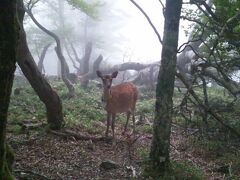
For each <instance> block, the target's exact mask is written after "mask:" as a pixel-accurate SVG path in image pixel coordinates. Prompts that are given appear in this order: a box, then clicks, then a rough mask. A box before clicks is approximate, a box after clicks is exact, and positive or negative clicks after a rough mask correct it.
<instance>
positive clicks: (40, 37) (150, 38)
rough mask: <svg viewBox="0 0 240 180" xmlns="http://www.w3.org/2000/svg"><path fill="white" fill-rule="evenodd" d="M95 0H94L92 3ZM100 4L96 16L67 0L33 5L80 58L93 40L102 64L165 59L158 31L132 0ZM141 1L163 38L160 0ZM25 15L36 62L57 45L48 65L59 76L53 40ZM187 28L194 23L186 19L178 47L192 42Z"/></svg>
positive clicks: (48, 72) (94, 54)
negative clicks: (48, 46) (186, 33)
mask: <svg viewBox="0 0 240 180" xmlns="http://www.w3.org/2000/svg"><path fill="white" fill-rule="evenodd" d="M91 2H94V0H91V1H89V3H91ZM100 2H101V3H100V5H99V6H98V7H96V11H95V12H94V15H93V17H90V16H88V15H86V14H85V13H84V12H82V11H81V10H79V9H76V8H74V7H73V6H71V5H69V4H68V3H67V2H65V1H62V0H52V1H50V2H49V1H47V0H43V1H40V2H38V4H37V5H36V6H35V7H34V8H33V13H34V15H35V17H36V19H37V20H38V21H39V22H40V24H42V25H43V26H44V27H45V28H47V29H49V30H51V31H53V32H54V33H56V34H57V35H58V36H59V37H60V38H61V41H62V42H63V41H66V40H67V41H68V42H67V43H69V41H70V42H71V43H72V44H73V45H74V47H75V48H76V51H77V54H78V56H79V57H80V58H81V57H82V56H83V55H84V49H85V44H86V43H87V42H92V43H93V49H92V54H91V58H90V59H91V62H93V61H94V60H95V59H96V58H97V56H98V55H99V54H102V55H103V59H104V60H103V62H102V65H104V66H106V67H108V66H112V65H113V64H119V63H123V62H129V61H130V62H140V63H151V62H156V61H159V60H160V59H161V44H160V43H159V41H158V38H157V36H156V34H155V33H154V31H153V29H152V28H151V26H150V25H149V23H148V22H147V20H146V18H145V17H144V16H143V14H142V13H141V12H140V11H139V10H138V9H137V8H136V7H135V6H134V5H133V4H132V3H131V2H130V1H129V0H114V1H112V0H102V1H100ZM137 3H138V4H139V5H140V6H141V7H142V8H143V9H144V11H145V12H146V13H147V14H148V16H149V17H150V18H151V21H152V22H153V24H154V25H155V27H156V28H157V30H158V31H159V33H160V35H161V37H162V33H163V26H164V18H163V13H162V6H161V4H160V3H159V1H158V0H151V1H146V0H139V1H137ZM25 17H26V18H25V29H26V31H27V35H28V43H29V47H30V50H31V52H32V54H33V56H34V59H35V61H36V62H38V59H39V56H40V53H41V51H42V49H43V47H44V45H46V44H47V43H52V45H51V46H50V48H49V49H48V51H47V54H46V57H45V60H44V67H45V74H46V75H56V74H57V71H58V69H59V63H58V58H57V56H56V53H55V51H54V47H55V42H54V40H53V39H52V38H51V37H50V36H48V35H46V34H45V33H44V32H42V31H41V30H40V29H39V28H38V27H36V25H35V24H34V23H33V22H32V21H31V19H30V18H28V17H27V16H25ZM188 26H189V23H187V22H183V21H181V27H180V35H179V45H181V44H182V43H184V42H185V41H186V40H187V37H186V35H185V31H186V29H187V28H188ZM62 49H63V53H64V56H65V58H66V60H67V63H68V64H69V67H70V71H71V72H75V71H76V70H75V69H74V68H73V63H72V62H71V60H70V58H69V56H68V55H67V53H66V51H65V48H64V47H63V43H62ZM72 53H73V52H72ZM57 66H58V68H56V67H57Z"/></svg>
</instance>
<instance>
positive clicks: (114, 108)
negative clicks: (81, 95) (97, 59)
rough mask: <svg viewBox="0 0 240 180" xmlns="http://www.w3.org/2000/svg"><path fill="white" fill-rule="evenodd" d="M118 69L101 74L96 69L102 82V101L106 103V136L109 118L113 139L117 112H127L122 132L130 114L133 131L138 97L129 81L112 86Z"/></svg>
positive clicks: (135, 89) (134, 87) (136, 91)
mask: <svg viewBox="0 0 240 180" xmlns="http://www.w3.org/2000/svg"><path fill="white" fill-rule="evenodd" d="M117 74H118V71H115V72H113V73H112V74H111V75H102V73H101V72H100V71H97V75H98V77H100V78H101V79H102V83H103V95H102V101H103V102H104V103H105V104H106V106H105V110H106V111H107V130H106V133H105V135H106V137H108V131H109V125H110V120H112V121H111V122H112V124H111V126H112V135H113V139H114V126H115V117H116V114H117V113H123V112H126V113H127V122H126V124H125V128H124V132H123V133H125V132H126V130H127V125H128V121H129V118H130V115H132V121H133V132H134V133H135V114H134V113H135V107H136V102H137V98H138V90H137V87H136V86H135V85H134V84H132V83H130V82H125V83H121V84H119V85H116V86H112V80H113V78H116V77H117Z"/></svg>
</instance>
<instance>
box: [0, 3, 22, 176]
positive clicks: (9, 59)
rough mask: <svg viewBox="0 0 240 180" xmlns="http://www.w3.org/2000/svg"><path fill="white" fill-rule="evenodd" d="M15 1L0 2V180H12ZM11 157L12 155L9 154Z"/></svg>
mask: <svg viewBox="0 0 240 180" xmlns="http://www.w3.org/2000/svg"><path fill="white" fill-rule="evenodd" d="M17 35H18V27H17V21H16V1H15V0H9V1H6V0H4V1H0V84H1V86H0V178H1V179H8V180H11V179H14V177H13V175H12V172H11V170H12V169H11V165H12V164H11V163H12V162H11V161H9V160H8V157H9V154H10V153H9V152H10V151H9V146H8V145H7V143H6V125H7V113H8V107H9V101H10V95H11V90H12V84H13V78H14V72H15V69H16V66H15V64H16V47H17ZM11 155H12V154H11Z"/></svg>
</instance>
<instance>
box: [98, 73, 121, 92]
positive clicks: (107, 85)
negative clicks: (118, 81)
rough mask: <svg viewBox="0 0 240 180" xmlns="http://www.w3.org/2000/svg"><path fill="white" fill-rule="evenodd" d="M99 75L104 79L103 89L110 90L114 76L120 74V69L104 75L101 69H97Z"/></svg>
mask: <svg viewBox="0 0 240 180" xmlns="http://www.w3.org/2000/svg"><path fill="white" fill-rule="evenodd" d="M96 73H97V76H98V77H100V78H101V79H102V83H103V89H104V90H109V89H110V88H111V86H112V80H113V78H116V77H117V75H118V71H115V72H113V73H112V74H110V75H109V74H107V75H102V72H101V71H97V72H96Z"/></svg>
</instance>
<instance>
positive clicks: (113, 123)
mask: <svg viewBox="0 0 240 180" xmlns="http://www.w3.org/2000/svg"><path fill="white" fill-rule="evenodd" d="M115 117H116V114H112V135H113V139H114V136H115V133H114V129H115Z"/></svg>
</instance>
